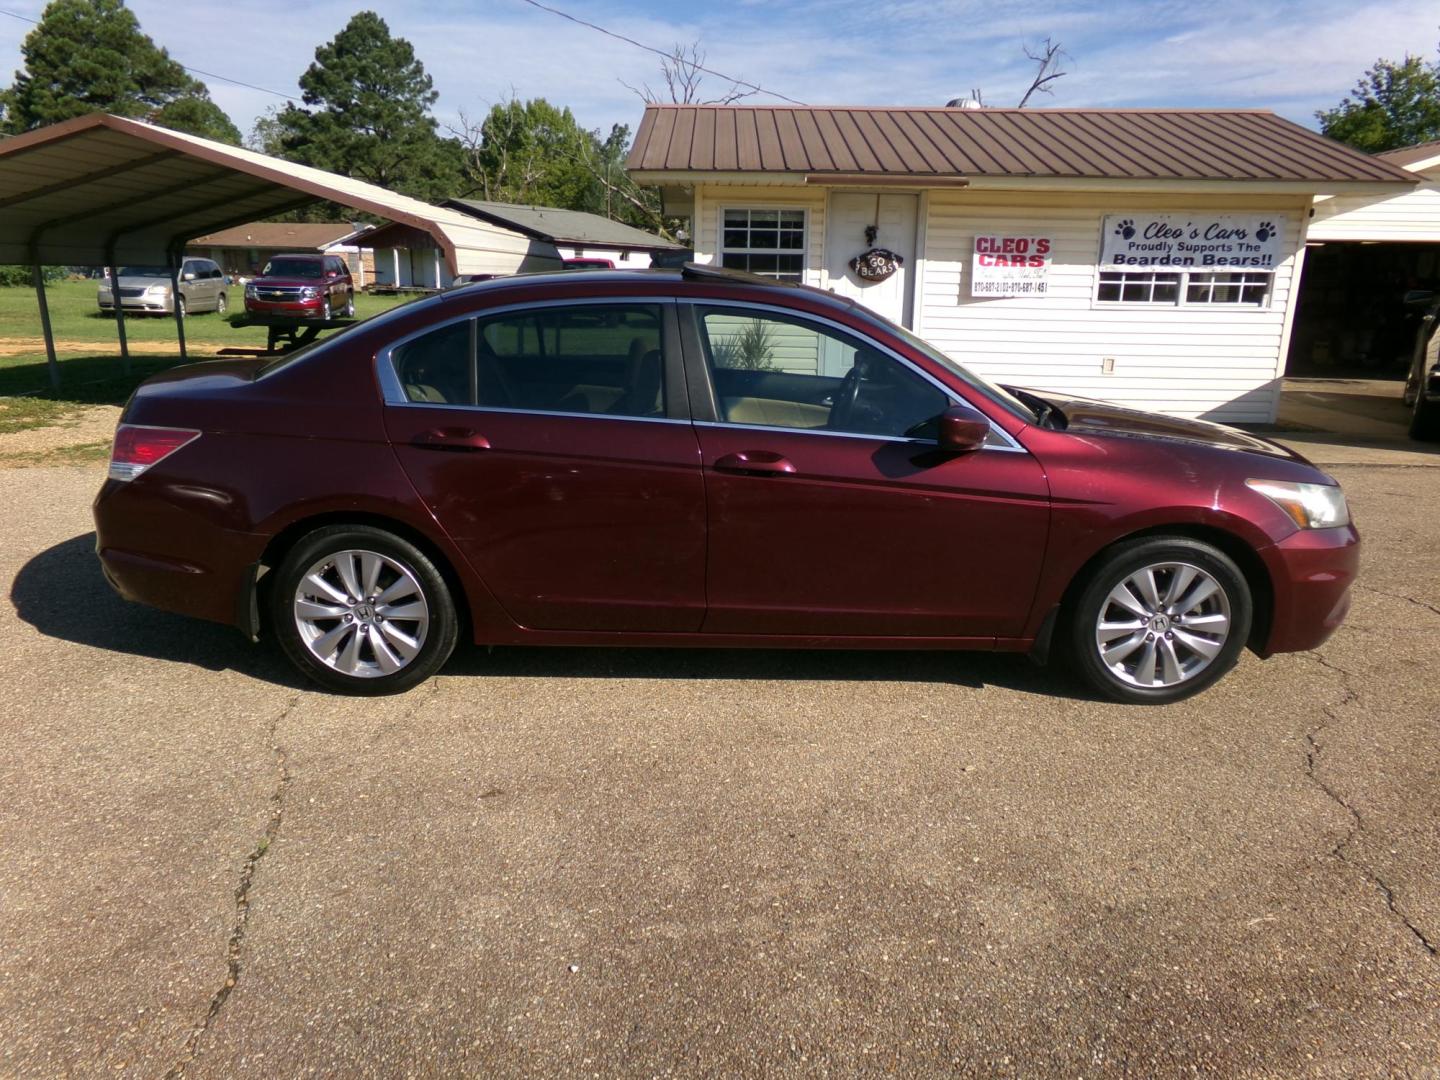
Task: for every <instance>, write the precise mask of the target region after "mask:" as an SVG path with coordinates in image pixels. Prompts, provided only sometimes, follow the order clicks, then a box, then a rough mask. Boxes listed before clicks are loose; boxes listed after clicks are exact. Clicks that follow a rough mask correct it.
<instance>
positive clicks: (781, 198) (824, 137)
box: [627, 105, 1418, 423]
mask: <svg viewBox="0 0 1440 1080" xmlns="http://www.w3.org/2000/svg"><path fill="white" fill-rule="evenodd" d="M627 168H628V170H629V172H630V175H631V176H632V177H633V178H634V179H635V180H636V181H637V182H639V183H641V184H647V185H651V186H655V187H658V188H659V189H660V192H661V197H662V201H663V203H664V208H665V212H666V214H668V215H675V216H680V217H687V218H689V219H690V222H691V226H690V231H691V235H692V237H693V243H694V246H695V252H696V256H695V257H696V261H698V262H704V263H715V264H719V265H723V266H727V267H735V268H738V269H742V270H749V271H752V272H754V273H759V274H763V275H766V276H769V277H773V278H778V279H780V280H787V281H796V282H802V283H804V284H808V285H813V286H817V287H819V288H822V289H828V290H831V291H833V292H836V293H838V294H840V295H842V296H847V297H851V298H853V299H855V300H856V301H858V302H860V303H863V304H865V305H867V306H868V307H870V308H872V309H873V310H875V311H877V312H879V313H880V314H881V315H884V316H886V317H888V318H890V319H891V320H893V321H894V322H897V323H900V324H902V325H904V326H906V327H909V328H911V329H913V330H914V331H916V332H917V333H919V334H920V335H921V336H923V337H925V338H926V339H928V340H929V341H931V342H932V343H934V344H935V345H936V346H938V347H939V348H941V349H943V350H944V351H945V352H946V353H948V354H949V355H950V356H952V357H954V358H955V359H956V360H958V361H960V362H962V363H964V364H966V365H967V366H969V367H970V368H972V369H973V370H975V371H976V372H978V373H979V374H981V375H984V376H987V377H989V378H991V379H994V380H996V381H998V382H1003V383H1013V384H1017V385H1021V386H1026V385H1028V386H1033V387H1036V388H1039V389H1049V390H1053V391H1057V392H1064V393H1070V394H1076V395H1080V396H1084V397H1094V398H1104V399H1108V400H1111V401H1117V402H1120V403H1123V404H1127V405H1132V406H1135V407H1137V408H1143V409H1152V410H1157V411H1161V412H1168V413H1172V414H1175V415H1180V416H1198V417H1204V418H1206V419H1212V420H1220V421H1224V422H1230V423H1247V422H1248V423H1269V422H1271V421H1273V420H1274V418H1275V414H1276V410H1277V408H1278V404H1279V388H1280V382H1281V378H1282V376H1283V374H1284V370H1285V357H1286V353H1287V347H1288V343H1289V338H1290V333H1291V326H1292V320H1293V316H1294V310H1295V304H1294V298H1295V293H1296V285H1297V282H1298V280H1299V275H1300V271H1301V267H1302V265H1303V262H1304V258H1305V243H1306V233H1307V229H1308V228H1309V227H1310V219H1311V209H1312V206H1314V204H1315V199H1316V198H1317V197H1318V196H1331V197H1334V198H1336V199H1340V198H1347V199H1348V198H1351V197H1355V198H1361V199H1377V200H1385V199H1390V198H1392V197H1395V196H1400V195H1403V194H1405V193H1406V192H1409V191H1411V190H1413V189H1415V188H1416V186H1417V180H1418V178H1417V177H1416V176H1415V175H1414V174H1413V173H1411V172H1407V171H1406V170H1404V169H1402V168H1400V167H1399V166H1397V165H1396V164H1395V163H1393V162H1390V161H1386V160H1384V159H1380V158H1372V157H1370V156H1367V155H1365V154H1362V153H1359V152H1357V151H1355V150H1351V149H1349V148H1347V147H1344V146H1341V145H1340V144H1338V143H1335V142H1332V141H1330V140H1328V139H1325V138H1323V137H1321V136H1320V135H1317V134H1316V133H1315V132H1313V131H1309V130H1307V129H1305V128H1303V127H1301V126H1300V125H1298V124H1294V123H1291V122H1290V121H1287V120H1284V119H1282V118H1280V117H1278V116H1276V115H1274V114H1272V113H1268V112H1264V111H1259V110H1254V111H1252V110H1213V109H1208V110H1200V109H1046V108H1040V109H1023V110H1019V109H989V108H985V109H962V108H898V107H896V108H879V107H877V108H843V107H835V108H822V107H816V108H791V107H766V106H738V105H726V106H718V105H717V106H694V105H651V106H648V107H647V108H646V110H645V115H644V118H643V120H642V121H641V124H640V127H639V130H638V131H637V133H636V137H635V143H634V146H633V148H632V150H631V153H630V158H629V161H628V163H627ZM822 359H823V358H811V360H810V363H811V364H812V370H813V365H818V364H820V363H821V362H822ZM796 362H797V363H798V362H800V361H799V360H797V361H796ZM797 370H798V369H797Z"/></svg>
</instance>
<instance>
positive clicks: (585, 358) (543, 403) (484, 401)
mask: <svg viewBox="0 0 1440 1080" xmlns="http://www.w3.org/2000/svg"><path fill="white" fill-rule="evenodd" d="M661 327H662V317H661V307H660V305H658V304H575V305H573V306H569V305H567V306H563V307H543V308H532V309H530V310H525V311H512V312H507V313H505V314H503V315H497V316H494V317H493V318H489V319H481V320H480V321H479V323H478V332H477V334H476V353H477V356H476V377H475V384H476V389H477V395H478V404H480V405H482V406H490V407H493V408H503V409H526V410H535V411H540V412H567V413H591V414H597V415H607V416H649V417H659V416H664V415H665V401H664V384H665V372H664V368H665V364H664V353H663V349H664V345H663V337H664V335H663V333H662V330H661Z"/></svg>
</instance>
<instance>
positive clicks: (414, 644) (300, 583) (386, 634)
mask: <svg viewBox="0 0 1440 1080" xmlns="http://www.w3.org/2000/svg"><path fill="white" fill-rule="evenodd" d="M270 600H271V614H272V618H273V625H274V627H275V632H276V637H277V638H278V639H279V641H280V645H281V647H282V648H283V649H284V651H285V654H286V656H288V657H289V658H290V660H291V662H292V663H294V664H295V666H296V667H298V668H299V669H300V670H301V671H302V672H303V673H304V674H305V675H307V676H308V677H309V678H311V679H313V680H315V681H316V682H318V683H320V684H321V685H322V686H325V687H327V688H329V689H331V690H338V691H340V692H341V693H345V694H395V693H400V692H401V691H404V690H409V689H410V688H411V687H413V686H416V685H418V684H419V683H421V682H424V681H425V680H426V679H428V678H429V677H430V676H431V675H433V674H434V673H435V672H437V671H439V670H440V668H441V666H442V665H443V664H444V663H445V661H446V660H447V659H449V657H450V653H451V652H452V651H453V650H454V648H455V641H456V637H457V629H458V619H457V617H456V613H455V603H454V599H453V597H452V596H451V594H450V589H449V587H448V586H447V585H446V583H445V578H444V576H443V575H442V574H441V573H440V571H439V570H438V569H437V568H436V566H435V564H434V563H433V562H432V561H431V560H430V559H429V558H428V557H427V556H426V555H425V553H424V552H422V551H420V550H419V549H418V548H417V547H415V546H414V545H413V544H411V543H409V542H408V541H406V540H404V539H402V538H400V537H398V536H396V535H394V534H393V533H389V532H386V531H385V530H383V529H377V528H374V527H372V526H368V525H348V526H330V527H327V528H323V529H319V530H317V531H316V532H314V533H311V534H310V535H309V536H307V537H306V538H305V539H304V540H302V541H301V542H300V543H298V544H296V545H295V547H294V548H292V549H291V550H290V552H289V554H287V555H286V556H285V558H284V560H283V561H282V562H281V564H280V567H279V569H278V570H277V571H276V581H275V585H274V588H273V589H272V591H271V597H270Z"/></svg>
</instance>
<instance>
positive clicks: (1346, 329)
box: [1285, 240, 1440, 381]
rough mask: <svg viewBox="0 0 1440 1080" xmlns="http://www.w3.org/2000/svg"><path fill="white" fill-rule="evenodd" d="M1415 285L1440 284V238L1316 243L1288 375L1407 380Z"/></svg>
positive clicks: (1303, 281)
mask: <svg viewBox="0 0 1440 1080" xmlns="http://www.w3.org/2000/svg"><path fill="white" fill-rule="evenodd" d="M1413 289H1440V244H1423V243H1384V242H1370V241H1358V240H1346V241H1326V242H1324V243H1318V242H1311V243H1309V244H1307V245H1306V250H1305V269H1304V272H1303V274H1302V275H1301V278H1300V295H1299V297H1298V300H1297V303H1296V307H1295V325H1294V329H1293V330H1292V332H1291V336H1290V353H1289V356H1288V357H1287V358H1286V364H1285V374H1286V375H1287V376H1290V377H1301V378H1326V377H1333V378H1361V379H1387V380H1388V379H1394V380H1397V381H1398V380H1403V379H1404V378H1405V372H1406V370H1407V368H1408V367H1409V364H1410V358H1411V356H1412V354H1413V350H1414V348H1415V334H1416V331H1417V330H1418V329H1419V326H1420V318H1421V315H1422V314H1423V311H1422V309H1421V308H1419V307H1414V306H1407V305H1406V304H1405V294H1406V292H1407V291H1410V290H1413Z"/></svg>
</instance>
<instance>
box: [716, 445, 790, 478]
mask: <svg viewBox="0 0 1440 1080" xmlns="http://www.w3.org/2000/svg"><path fill="white" fill-rule="evenodd" d="M715 468H717V469H719V470H720V471H722V472H737V473H749V474H751V475H755V476H790V475H792V474H793V473H794V472H795V466H794V465H792V464H791V463H790V459H789V458H787V457H785V456H784V455H782V454H777V453H775V452H773V451H771V450H740V451H738V452H736V453H734V454H726V455H725V456H724V457H721V458H717V459H716V460H715Z"/></svg>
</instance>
